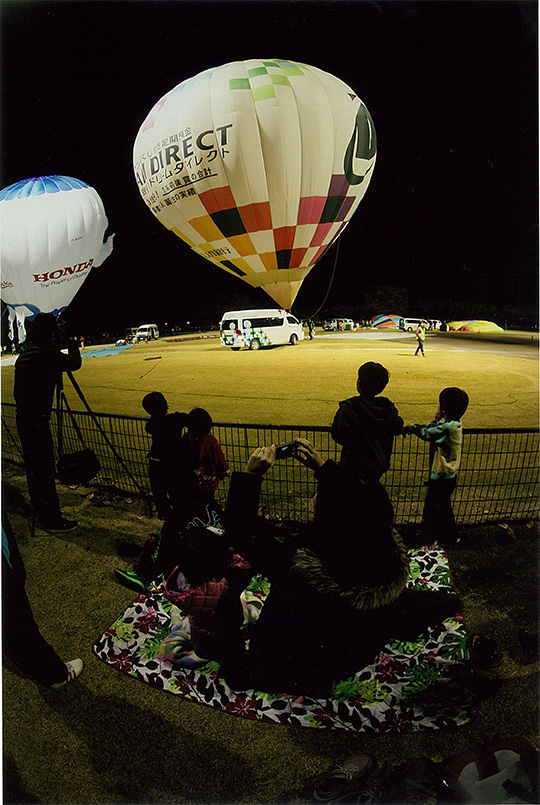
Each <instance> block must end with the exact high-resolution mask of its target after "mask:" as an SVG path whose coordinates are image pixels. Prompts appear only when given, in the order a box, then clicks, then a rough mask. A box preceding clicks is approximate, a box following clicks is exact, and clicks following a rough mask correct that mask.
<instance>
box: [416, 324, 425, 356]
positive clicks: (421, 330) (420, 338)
mask: <svg viewBox="0 0 540 805" xmlns="http://www.w3.org/2000/svg"><path fill="white" fill-rule="evenodd" d="M416 340H417V342H418V346H417V347H416V352H415V353H414V354H415V355H418V353H419V352H421V353H422V357H423V358H425V357H426V353H425V352H424V341H425V340H426V323H425V321H421V322H420V324H419V325H418V327H417V328H416Z"/></svg>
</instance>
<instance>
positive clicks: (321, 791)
mask: <svg viewBox="0 0 540 805" xmlns="http://www.w3.org/2000/svg"><path fill="white" fill-rule="evenodd" d="M372 765H373V761H372V759H371V758H370V756H369V755H354V756H353V757H350V758H348V759H347V760H346V761H345V762H344V763H343V764H342V765H341V766H335V767H334V768H333V769H331V770H330V771H329V772H328V774H327V775H326V777H325V778H324V779H323V780H322V782H321V783H320V784H319V785H318V786H317V788H316V789H315V791H314V792H313V799H314V800H315V802H331V801H332V800H335V799H337V798H338V797H342V796H344V795H345V794H346V793H347V792H349V791H351V790H352V789H353V788H354V787H355V786H357V785H358V783H359V782H360V780H361V779H362V777H364V775H365V774H366V772H367V771H368V770H369V769H371V767H372Z"/></svg>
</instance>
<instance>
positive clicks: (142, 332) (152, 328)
mask: <svg viewBox="0 0 540 805" xmlns="http://www.w3.org/2000/svg"><path fill="white" fill-rule="evenodd" d="M153 338H159V330H158V326H157V324H141V326H140V327H139V329H138V330H137V337H136V340H137V341H151V340H152V339H153Z"/></svg>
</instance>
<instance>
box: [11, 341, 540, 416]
mask: <svg viewBox="0 0 540 805" xmlns="http://www.w3.org/2000/svg"><path fill="white" fill-rule="evenodd" d="M414 348H415V339H414V337H413V338H411V340H410V343H402V342H400V341H398V340H396V339H394V340H392V338H390V339H388V340H386V339H383V338H382V337H381V338H377V340H374V339H369V338H361V337H356V336H355V334H344V335H343V336H337V337H333V336H321V335H318V336H317V337H316V338H315V339H314V340H313V341H309V340H307V339H306V340H305V341H303V342H300V343H299V344H298V345H297V346H295V347H290V346H285V347H278V348H274V349H269V350H259V351H257V352H250V351H248V350H242V351H240V352H233V351H232V350H230V349H226V348H224V347H221V346H220V344H219V339H218V338H216V337H215V333H214V334H209V336H208V337H207V338H197V339H193V340H182V341H165V340H163V339H162V340H160V341H157V342H150V343H148V344H139V345H137V346H134V347H132V348H130V349H127V350H125V351H124V352H122V353H120V354H118V355H112V356H110V357H90V356H88V357H85V358H84V359H83V365H82V368H81V370H80V371H79V372H77V375H76V376H77V380H78V382H79V384H80V385H81V387H82V389H83V391H84V393H85V395H86V397H87V399H88V402H89V403H90V405H91V407H92V408H93V409H94V410H95V411H99V412H105V413H117V414H136V415H141V416H144V415H145V412H144V410H143V409H142V406H141V400H142V398H143V397H144V395H145V394H147V393H148V392H149V391H154V390H157V391H161V392H163V394H164V395H165V396H166V398H167V400H168V402H169V406H170V409H171V410H179V411H182V410H187V411H189V410H190V409H191V408H193V407H194V406H202V407H204V408H206V409H207V410H208V411H209V412H210V413H211V415H212V416H213V418H214V420H215V421H220V422H246V423H262V424H285V425H294V424H299V425H329V424H330V423H331V422H332V419H333V416H334V412H335V411H336V409H337V406H338V403H339V401H340V400H343V399H345V398H346V397H350V396H352V395H354V394H355V393H356V389H355V383H356V373H357V370H358V367H359V366H360V364H362V363H364V362H365V361H377V362H379V363H382V364H384V365H385V366H386V367H387V368H388V370H389V372H390V382H389V384H388V386H387V388H386V390H385V392H384V394H385V395H386V396H388V397H390V399H392V400H393V402H394V403H395V404H396V405H397V407H398V409H399V411H400V413H401V415H402V416H403V418H404V419H405V421H406V422H426V421H429V419H430V418H431V415H432V414H433V412H434V411H435V408H436V404H437V397H438V393H439V391H440V390H441V389H442V388H444V387H445V386H454V385H455V386H460V387H462V388H464V389H465V390H466V391H467V392H468V394H469V397H470V406H469V410H468V411H467V413H466V415H465V417H464V425H465V426H466V427H469V428H472V427H487V428H495V427H500V428H507V427H536V426H537V424H538V415H539V412H538V363H537V360H536V357H537V354H538V353H537V351H535V350H534V349H533V348H532V347H531V348H530V354H531V358H533V359H530V358H527V357H520V356H518V355H521V354H522V351H520V352H516V351H515V350H516V348H515V347H513V346H512V345H506V347H505V348H504V350H503V351H504V353H505V354H497V353H496V352H495V351H490V350H491V349H493V345H486V346H485V350H486V351H480V350H479V349H478V347H477V348H476V350H474V351H473V350H472V348H471V347H470V346H468V345H467V344H463V345H462V346H461V345H460V349H459V350H456V349H455V348H454V349H452V348H451V345H449V344H448V342H446V341H445V340H444V339H442V338H436V337H435V338H431V339H430V338H428V340H427V347H426V358H422V357H421V356H417V357H415V356H414ZM483 349H484V347H482V350H483ZM87 353H89V350H87ZM66 385H67V386H68V388H67V393H68V397H69V399H70V400H71V401H72V404H73V407H75V408H80V407H81V404H80V403H77V402H76V401H75V398H74V392H73V389H70V388H69V382H68V383H67V384H66ZM12 389H13V366H8V365H6V362H5V361H3V364H2V399H3V400H4V401H12V399H13V396H12Z"/></svg>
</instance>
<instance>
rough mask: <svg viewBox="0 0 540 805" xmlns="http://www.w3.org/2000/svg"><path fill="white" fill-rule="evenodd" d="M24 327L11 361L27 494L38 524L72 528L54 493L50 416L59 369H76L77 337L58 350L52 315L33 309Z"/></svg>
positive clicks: (60, 529) (78, 359)
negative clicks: (19, 346)
mask: <svg viewBox="0 0 540 805" xmlns="http://www.w3.org/2000/svg"><path fill="white" fill-rule="evenodd" d="M27 329H28V333H27V338H26V341H25V343H24V344H23V347H22V351H21V354H20V355H19V357H18V358H17V360H16V362H15V385H14V390H13V393H14V397H15V403H16V405H17V430H18V431H19V437H20V440H21V445H22V451H23V458H24V466H25V469H26V478H27V481H28V493H29V495H30V501H31V503H32V507H33V510H34V517H35V519H36V521H37V524H38V525H39V526H41V527H42V528H44V529H45V530H46V531H50V532H52V533H56V532H58V533H61V532H66V531H73V530H74V529H75V528H76V527H77V522H76V521H75V520H68V519H66V518H65V517H63V515H62V511H61V509H60V501H59V500H58V492H57V491H56V485H55V477H56V469H55V464H54V448H53V440H52V434H51V429H50V424H49V420H50V418H51V411H52V406H53V400H54V391H55V388H56V386H57V385H60V386H61V384H62V373H63V372H74V371H75V370H76V369H80V367H81V355H80V352H79V345H78V341H77V339H76V338H70V339H68V352H67V354H66V353H64V352H62V350H61V348H60V343H59V342H60V329H59V327H58V324H57V322H56V319H55V317H54V316H53V314H52V313H38V314H37V316H36V317H35V318H34V319H33V320H32V321H30V322H29V323H28V324H27Z"/></svg>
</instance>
